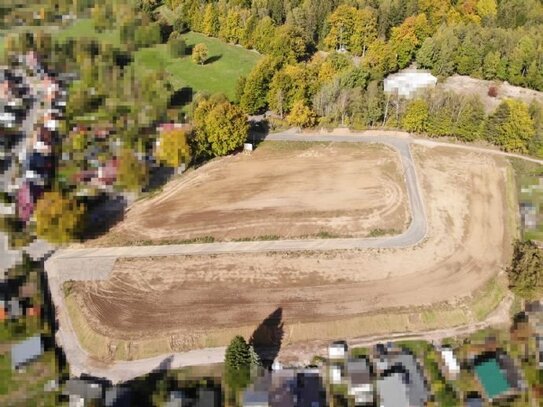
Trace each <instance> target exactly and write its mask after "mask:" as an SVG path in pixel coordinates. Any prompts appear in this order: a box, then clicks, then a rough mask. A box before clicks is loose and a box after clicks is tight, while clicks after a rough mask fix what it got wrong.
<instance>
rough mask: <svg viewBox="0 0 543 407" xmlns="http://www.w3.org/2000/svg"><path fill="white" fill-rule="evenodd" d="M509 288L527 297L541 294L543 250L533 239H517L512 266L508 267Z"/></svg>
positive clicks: (532, 297) (542, 284)
mask: <svg viewBox="0 0 543 407" xmlns="http://www.w3.org/2000/svg"><path fill="white" fill-rule="evenodd" d="M507 276H508V278H509V288H511V290H512V291H513V292H514V293H515V294H517V295H519V296H521V297H523V298H526V299H529V300H531V299H534V298H537V297H538V296H540V295H541V289H542V288H543V252H542V251H541V249H540V248H539V247H537V245H536V244H535V243H533V242H531V241H516V242H515V246H514V251H513V259H512V261H511V266H510V267H509V268H508V269H507Z"/></svg>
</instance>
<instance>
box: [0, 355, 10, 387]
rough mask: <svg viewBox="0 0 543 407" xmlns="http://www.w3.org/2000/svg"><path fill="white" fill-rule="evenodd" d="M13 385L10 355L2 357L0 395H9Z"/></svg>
mask: <svg viewBox="0 0 543 407" xmlns="http://www.w3.org/2000/svg"><path fill="white" fill-rule="evenodd" d="M10 384H11V363H10V358H9V355H8V354H5V355H0V394H7V393H8V392H9V391H10V387H11V386H10Z"/></svg>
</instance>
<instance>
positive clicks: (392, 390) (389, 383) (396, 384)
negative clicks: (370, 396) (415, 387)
mask: <svg viewBox="0 0 543 407" xmlns="http://www.w3.org/2000/svg"><path fill="white" fill-rule="evenodd" d="M407 381H408V377H407V376H406V374H405V373H403V372H393V373H390V374H388V375H386V376H383V377H382V378H380V379H379V380H378V381H377V391H378V392H379V400H380V402H379V405H380V407H411V404H410V403H409V396H408V392H409V391H408V386H407ZM416 405H417V406H418V405H422V404H416Z"/></svg>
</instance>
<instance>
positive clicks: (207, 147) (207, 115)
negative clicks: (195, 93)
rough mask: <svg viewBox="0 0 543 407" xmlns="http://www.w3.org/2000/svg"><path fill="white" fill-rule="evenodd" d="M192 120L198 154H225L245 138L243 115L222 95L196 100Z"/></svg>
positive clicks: (209, 155) (212, 155)
mask: <svg viewBox="0 0 543 407" xmlns="http://www.w3.org/2000/svg"><path fill="white" fill-rule="evenodd" d="M193 119H194V128H195V134H194V144H195V150H196V154H197V155H198V156H204V157H217V156H222V155H226V154H228V153H231V152H232V151H234V150H236V149H237V148H239V147H241V146H242V145H243V143H244V142H245V140H246V139H247V134H248V132H249V126H248V124H247V118H246V117H245V114H244V113H243V111H242V110H241V109H240V108H239V107H238V106H236V105H233V104H232V103H230V102H229V101H228V100H226V98H225V97H224V96H222V95H215V96H213V97H210V98H205V97H204V98H201V99H200V100H198V101H196V103H195V109H194V118H193Z"/></svg>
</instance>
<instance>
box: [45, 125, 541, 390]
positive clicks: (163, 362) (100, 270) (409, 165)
mask: <svg viewBox="0 0 543 407" xmlns="http://www.w3.org/2000/svg"><path fill="white" fill-rule="evenodd" d="M380 133H382V134H379V135H376V134H375V132H373V134H371V133H370V132H366V133H363V134H357V135H322V134H314V135H302V134H296V133H293V132H286V133H279V134H272V135H269V136H267V137H266V139H267V140H276V141H324V142H327V141H335V142H363V143H383V144H386V145H389V146H391V147H393V148H394V149H396V151H398V153H399V154H400V157H401V162H402V165H403V169H404V176H405V181H406V183H407V191H408V196H409V205H410V209H411V224H410V225H409V227H408V229H407V230H406V231H405V232H404V233H402V234H400V235H396V236H390V237H378V238H347V239H308V240H275V241H254V242H217V243H208V244H185V245H161V246H128V247H110V248H86V249H64V250H59V251H57V252H56V253H55V255H54V256H52V257H51V258H50V259H49V260H48V261H47V262H46V264H45V269H46V272H47V276H48V280H49V287H50V290H51V295H52V297H53V301H54V303H55V306H56V311H57V317H58V320H59V330H58V332H57V342H58V343H59V344H61V345H62V346H63V348H64V351H65V354H66V358H67V359H68V362H69V364H70V369H71V372H72V374H75V375H79V374H81V373H87V374H91V375H94V376H98V377H104V378H108V379H110V380H111V381H112V382H114V383H116V382H119V381H125V380H129V379H131V378H134V377H136V376H139V375H142V374H145V373H147V372H150V371H152V370H154V369H157V368H164V367H168V368H179V367H182V366H190V365H197V364H208V363H218V362H222V361H223V357H224V349H225V348H223V347H221V348H208V349H199V350H194V351H190V352H185V353H175V354H169V355H163V356H157V357H154V358H149V359H141V360H134V361H120V362H114V363H112V364H109V365H104V364H99V363H98V362H96V361H93V360H92V358H91V357H90V356H89V354H88V353H87V352H86V351H85V350H84V349H83V348H82V347H81V345H80V344H79V341H78V339H77V337H76V335H75V332H74V330H73V328H72V325H71V321H70V318H69V317H68V315H67V311H66V309H65V306H64V296H63V293H62V283H63V282H65V281H68V280H80V281H83V280H103V279H107V278H108V277H109V275H110V273H111V271H112V269H113V265H114V263H115V261H116V259H117V258H119V257H148V256H168V255H199V254H218V253H251V252H263V251H315V250H319V251H324V250H342V249H359V248H396V247H407V246H412V245H415V244H417V243H419V242H421V241H422V240H423V239H424V238H425V236H426V232H427V222H426V216H425V211H424V204H423V201H422V198H421V194H420V188H419V184H418V179H417V175H416V170H415V165H414V163H413V160H412V157H411V152H410V145H411V144H419V145H425V146H427V147H441V146H446V147H456V148H462V149H466V150H470V151H476V152H484V153H491V154H498V155H503V156H509V157H518V158H521V159H525V160H528V161H533V162H536V163H539V164H543V160H537V159H532V158H529V157H523V156H518V155H515V154H508V153H504V152H501V151H496V150H492V149H485V148H479V147H471V146H465V145H455V144H450V143H441V142H435V141H431V140H424V139H414V138H411V137H410V136H408V135H407V134H405V133H398V132H396V133H394V135H391V134H390V133H389V134H387V133H386V132H380ZM462 328H463V329H466V327H459V329H462Z"/></svg>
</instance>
